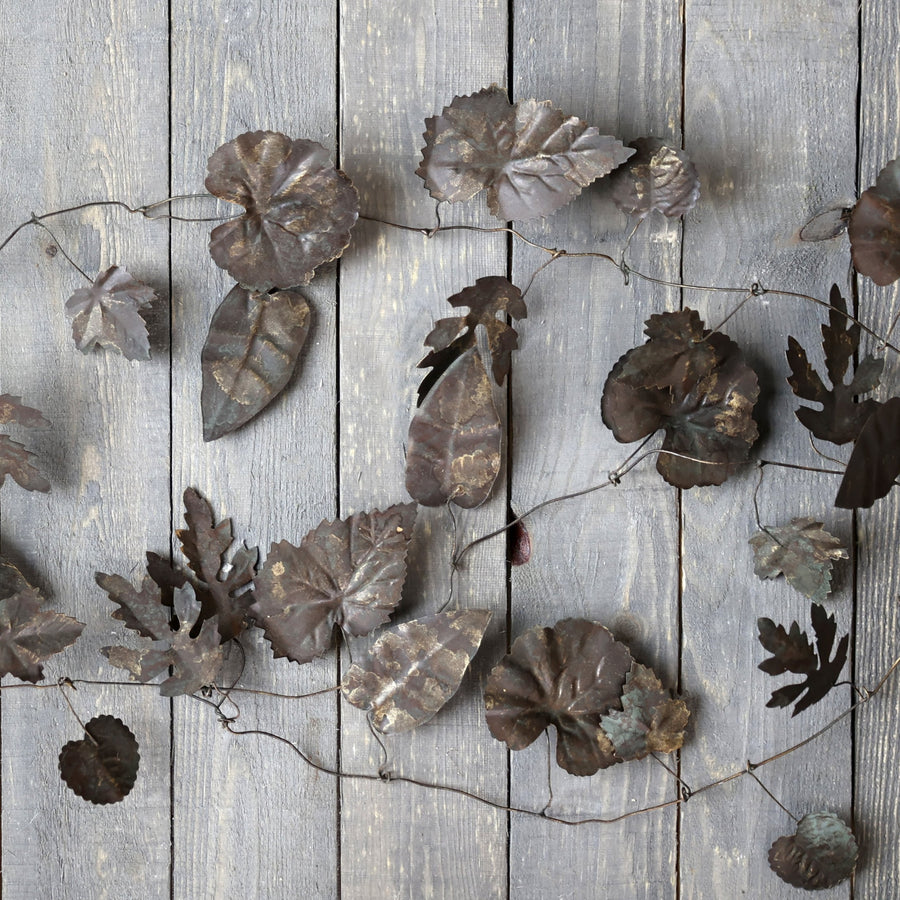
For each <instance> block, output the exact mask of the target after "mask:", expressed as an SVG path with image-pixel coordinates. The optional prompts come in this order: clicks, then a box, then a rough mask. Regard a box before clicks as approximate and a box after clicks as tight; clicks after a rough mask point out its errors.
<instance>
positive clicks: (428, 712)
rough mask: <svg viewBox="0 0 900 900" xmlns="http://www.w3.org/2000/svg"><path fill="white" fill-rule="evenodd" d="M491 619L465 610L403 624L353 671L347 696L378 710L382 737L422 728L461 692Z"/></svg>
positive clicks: (375, 724) (346, 684)
mask: <svg viewBox="0 0 900 900" xmlns="http://www.w3.org/2000/svg"><path fill="white" fill-rule="evenodd" d="M490 619H491V613H490V610H486V609H460V610H453V611H451V612H443V613H438V614H437V615H433V616H425V617H424V618H422V619H416V620H415V621H414V622H405V623H404V624H403V625H398V626H397V627H396V628H393V629H391V630H390V631H388V632H386V633H385V634H383V635H382V636H381V637H380V638H378V640H377V641H376V642H375V645H374V646H373V647H372V649H371V650H370V651H369V655H368V658H367V659H366V660H365V661H364V662H361V663H354V664H353V665H352V666H351V667H350V670H349V671H348V672H347V674H346V675H345V676H344V680H343V681H342V682H341V690H342V691H343V692H344V696H345V697H346V698H347V700H348V701H349V702H350V703H352V704H353V705H354V706H358V707H359V708H360V709H365V710H372V725H373V727H374V728H375V729H377V730H378V731H380V732H381V733H382V734H399V733H400V732H401V731H410V730H411V729H413V728H416V727H417V726H419V725H421V724H423V723H424V722H427V721H428V720H429V719H430V718H431V717H432V716H434V714H435V713H437V712H438V710H440V709H441V708H442V707H443V706H444V705H445V704H446V703H447V701H448V700H449V699H450V698H451V697H452V696H453V695H454V694H455V693H456V691H457V690H458V689H459V685H460V683H461V682H462V677H463V675H464V674H465V672H466V669H468V667H469V663H470V662H471V661H472V657H473V656H474V655H475V654H476V652H477V651H478V648H479V646H480V645H481V639H482V638H483V637H484V632H485V629H486V628H487V626H488V622H489V621H490Z"/></svg>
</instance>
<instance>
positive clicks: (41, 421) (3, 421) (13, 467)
mask: <svg viewBox="0 0 900 900" xmlns="http://www.w3.org/2000/svg"><path fill="white" fill-rule="evenodd" d="M49 424H50V423H49V422H48V421H47V420H46V419H45V418H44V417H43V416H42V415H41V413H40V412H39V411H38V410H36V409H32V407H30V406H23V405H22V398H21V397H14V396H13V395H12V394H0V425H21V426H24V427H25V428H46V427H47V426H48V425H49ZM35 458H36V457H35V455H34V453H32V452H31V451H30V450H27V449H26V448H25V445H24V444H20V443H19V442H18V441H14V440H13V439H12V438H11V437H9V435H6V434H0V487H2V486H3V482H4V481H6V476H7V475H11V476H12V478H13V481H15V482H16V483H17V484H18V485H19V486H20V487H23V488H25V490H26V491H40V492H42V493H47V492H48V491H49V490H50V482H49V481H47V479H46V478H44V476H43V475H41V473H40V472H39V471H38V470H37V466H35V464H34V462H33V460H34V459H35Z"/></svg>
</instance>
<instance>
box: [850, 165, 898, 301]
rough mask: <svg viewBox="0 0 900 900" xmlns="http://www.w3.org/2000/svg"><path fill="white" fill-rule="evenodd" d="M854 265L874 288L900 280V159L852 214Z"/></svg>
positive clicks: (866, 194) (851, 232)
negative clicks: (873, 284) (869, 279)
mask: <svg viewBox="0 0 900 900" xmlns="http://www.w3.org/2000/svg"><path fill="white" fill-rule="evenodd" d="M848 234H849V236H850V252H851V255H852V256H853V265H854V266H856V269H857V271H858V272H859V273H860V274H861V275H867V276H868V277H869V278H871V279H872V281H874V282H875V284H881V285H885V284H890V283H891V282H892V281H896V280H897V279H898V278H900V159H894V160H892V161H891V162H889V163H888V164H887V165H886V166H885V167H884V168H883V169H882V170H881V172H879V174H878V178H877V179H876V181H875V186H874V187H870V188H869V189H868V190H867V191H863V194H862V196H861V197H860V198H859V201H858V202H857V204H856V206H854V207H853V210H852V212H851V213H850V225H849V227H848Z"/></svg>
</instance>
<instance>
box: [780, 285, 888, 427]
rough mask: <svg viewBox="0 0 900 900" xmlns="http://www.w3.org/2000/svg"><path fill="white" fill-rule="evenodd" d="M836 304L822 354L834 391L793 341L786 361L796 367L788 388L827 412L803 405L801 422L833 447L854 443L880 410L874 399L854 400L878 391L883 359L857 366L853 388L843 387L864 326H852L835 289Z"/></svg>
mask: <svg viewBox="0 0 900 900" xmlns="http://www.w3.org/2000/svg"><path fill="white" fill-rule="evenodd" d="M831 305H832V307H833V309H832V310H831V311H830V312H829V314H828V320H829V321H828V324H827V325H823V326H822V349H823V350H824V351H825V368H826V369H827V370H828V378H829V380H830V381H831V384H832V388H831V390H829V389H828V388H826V387H825V385H824V383H823V382H822V379H821V378H820V377H819V375H818V373H817V372H816V370H815V369H813V367H812V366H811V365H810V364H809V360H808V359H807V356H806V351H805V350H804V349H803V347H801V346H800V344H799V343H798V342H797V341H796V340H795V339H794V338H793V337H788V350H787V359H788V363H789V364H790V367H791V373H792V374H791V377H790V378H788V384H789V385H790V386H791V388H792V390H793V391H794V393H795V394H796V395H797V396H798V397H800V399H801V400H811V401H813V402H814V403H821V404H822V409H821V410H816V409H811V408H810V407H808V406H801V407H800V409H798V410H797V418H798V419H799V420H800V421H801V422H802V423H803V425H804V426H805V427H806V428H808V429H809V430H810V431H811V432H812V433H813V434H814V435H815V436H816V437H817V438H821V439H822V440H824V441H831V442H832V443H833V444H846V443H848V442H850V441H855V440H856V438H857V437H858V436H859V432H860V430H861V429H862V427H863V425H865V423H866V420H867V419H868V418H869V416H870V415H872V413H873V412H874V411H875V409H876V407H877V406H878V402H877V401H876V400H872V399H871V398H870V399H868V400H864V401H863V402H862V403H856V402H855V398H856V397H859V396H860V395H861V394H866V393H868V392H869V391H871V390H873V389H874V388H876V387H877V386H878V382H879V380H880V378H881V370H882V369H883V368H884V360H883V359H877V358H876V357H874V356H867V357H866V358H865V359H863V360H862V362H860V364H859V365H858V366H857V367H856V373H855V374H854V376H853V378H852V380H851V381H850V383H849V384H844V376H845V375H846V373H847V368H848V366H849V365H850V361H851V360H852V359H853V354H854V353H856V351H857V349H858V348H859V336H860V326H859V325H858V324H856V323H853V324H849V323H848V320H847V317H846V316H844V315H842V314H841V313H846V312H847V303H846V301H845V300H844V298H843V297H842V296H841V292H840V290H839V289H838V286H837V285H834V286H833V287H832V288H831Z"/></svg>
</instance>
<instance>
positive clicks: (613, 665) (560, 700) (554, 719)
mask: <svg viewBox="0 0 900 900" xmlns="http://www.w3.org/2000/svg"><path fill="white" fill-rule="evenodd" d="M631 665H632V658H631V653H630V652H629V651H628V648H627V647H626V646H625V645H624V644H620V643H619V642H618V641H616V639H615V638H614V637H613V636H612V634H611V633H610V631H609V630H608V629H607V628H604V627H603V626H602V625H600V624H599V623H597V622H591V621H589V620H587V619H563V620H562V621H560V622H557V623H556V625H554V626H553V627H552V628H545V627H544V628H542V627H538V628H532V629H531V630H530V631H526V632H525V633H524V634H522V635H520V636H519V637H518V638H516V640H515V643H513V645H512V649H511V650H510V652H509V654H508V655H507V656H504V657H503V659H502V660H500V662H499V663H497V665H496V666H495V667H494V668H493V670H492V671H491V674H490V676H489V677H488V680H487V684H486V685H485V689H484V702H485V708H486V717H487V724H488V728H490V730H491V734H492V735H493V736H494V737H495V738H496V739H497V740H498V741H505V743H506V745H507V746H508V747H509V749H510V750H523V749H524V748H525V747H528V746H529V745H530V744H532V743H533V742H534V741H535V740H537V738H538V737H539V736H540V734H541V733H542V732H543V731H544V730H545V729H546V728H549V727H550V726H551V725H554V726H555V727H556V733H557V740H556V761H557V763H558V764H559V765H560V766H561V767H562V768H563V769H565V770H566V771H567V772H571V773H572V774H573V775H593V774H594V773H595V772H596V771H597V770H598V769H606V768H608V767H609V766H612V765H615V763H617V762H619V759H618V757H617V756H616V753H615V750H614V748H613V745H612V743H611V741H610V740H609V738H607V736H606V734H605V733H604V731H603V729H602V728H601V725H600V721H601V718H602V717H603V716H605V715H608V714H609V713H610V711H612V710H615V709H621V702H620V697H621V696H622V688H623V686H624V684H625V678H626V676H627V675H628V673H629V672H630V671H631Z"/></svg>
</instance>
